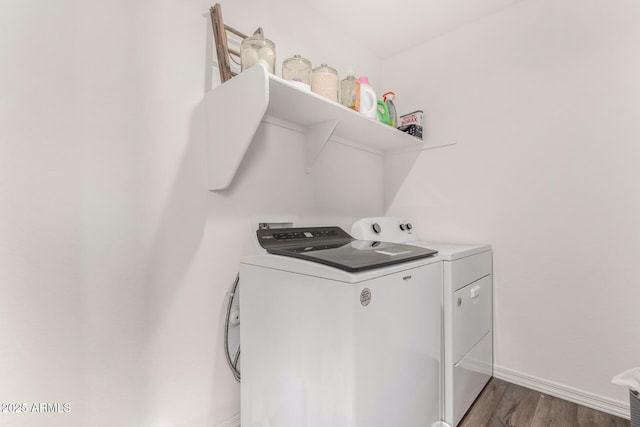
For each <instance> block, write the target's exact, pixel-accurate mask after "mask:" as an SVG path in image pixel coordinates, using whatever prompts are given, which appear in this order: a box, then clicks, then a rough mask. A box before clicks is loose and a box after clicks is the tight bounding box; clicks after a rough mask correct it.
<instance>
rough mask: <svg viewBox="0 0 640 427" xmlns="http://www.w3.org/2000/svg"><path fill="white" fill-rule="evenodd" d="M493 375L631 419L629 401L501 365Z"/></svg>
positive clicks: (495, 367)
mask: <svg viewBox="0 0 640 427" xmlns="http://www.w3.org/2000/svg"><path fill="white" fill-rule="evenodd" d="M493 376H494V377H496V378H498V379H501V380H505V381H508V382H510V383H513V384H517V385H521V386H523V387H527V388H530V389H532V390H536V391H539V392H541V393H545V394H548V395H550V396H555V397H559V398H560V399H564V400H568V401H569V402H573V403H577V404H579V405H582V406H586V407H588V408H593V409H596V410H598V411H602V412H606V413H608V414H612V415H615V416H618V417H621V418H626V419H627V420H628V419H629V402H626V403H625V402H620V401H618V400H613V399H609V398H606V397H602V396H598V395H596V394H592V393H588V392H586V391H583V390H578V389H575V388H572V387H569V386H566V385H562V384H558V383H554V382H552V381H548V380H545V379H542V378H537V377H532V376H530V375H527V374H522V373H520V372H516V371H512V370H511V369H506V368H501V367H499V366H494V368H493Z"/></svg>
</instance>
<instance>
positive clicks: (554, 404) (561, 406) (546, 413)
mask: <svg viewBox="0 0 640 427" xmlns="http://www.w3.org/2000/svg"><path fill="white" fill-rule="evenodd" d="M577 425H578V405H576V404H575V403H573V402H569V401H566V400H562V399H558V398H557V397H553V396H548V395H542V396H541V397H540V399H538V407H537V408H536V412H535V414H534V415H533V422H532V423H531V427H548V426H561V427H567V426H577Z"/></svg>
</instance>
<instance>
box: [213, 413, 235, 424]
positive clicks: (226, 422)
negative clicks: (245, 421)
mask: <svg viewBox="0 0 640 427" xmlns="http://www.w3.org/2000/svg"><path fill="white" fill-rule="evenodd" d="M216 427H240V414H236V415H235V416H233V417H232V418H229V419H228V420H226V421H223V422H222V423H221V424H218V425H217V426H216Z"/></svg>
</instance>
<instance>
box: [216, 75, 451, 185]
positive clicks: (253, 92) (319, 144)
mask: <svg viewBox="0 0 640 427" xmlns="http://www.w3.org/2000/svg"><path fill="white" fill-rule="evenodd" d="M206 104H207V125H208V130H209V137H208V139H209V150H208V158H209V167H208V176H209V189H210V190H222V189H225V188H227V187H228V186H229V185H230V184H231V181H232V180H233V177H234V176H235V174H236V171H237V170H238V167H239V166H240V163H241V161H242V159H243V158H244V155H245V153H246V151H247V149H248V148H249V145H250V144H251V142H252V140H253V137H254V135H255V133H256V131H257V129H258V126H259V125H260V123H261V122H262V121H264V122H267V123H271V124H275V125H278V126H284V127H287V128H289V129H294V130H296V131H299V132H302V133H303V134H304V136H305V143H306V162H305V169H306V171H307V172H310V171H311V168H312V167H313V165H314V163H315V161H316V159H317V158H318V156H319V155H320V153H321V152H322V149H323V148H324V147H325V145H326V143H327V142H328V141H329V140H334V141H338V142H343V143H347V144H349V145H352V146H354V147H357V148H361V149H363V150H367V151H372V152H375V153H379V154H381V155H387V154H390V153H396V152H403V151H414V150H416V151H419V150H423V149H428V148H434V147H436V146H435V145H432V144H425V143H423V141H422V140H420V139H418V138H415V137H413V136H410V135H408V134H406V133H404V132H401V131H399V130H397V129H394V128H392V127H390V126H387V125H385V124H383V123H380V122H378V121H375V120H372V119H369V118H367V117H365V116H363V115H361V114H360V113H358V112H356V111H353V110H350V109H349V108H346V107H344V106H342V105H340V104H337V103H335V102H331V101H329V100H327V99H325V98H323V97H321V96H319V95H317V94H315V93H313V92H310V91H305V90H302V89H300V88H298V87H296V86H294V85H293V84H291V83H289V82H287V81H285V80H283V79H281V78H279V77H277V76H274V75H272V74H270V73H268V72H267V70H266V68H265V67H264V66H262V65H257V66H254V67H251V68H250V69H248V70H247V71H244V72H243V73H241V74H239V75H238V76H236V77H234V78H233V79H231V80H229V81H227V82H225V83H224V84H222V85H220V86H218V87H216V88H215V89H213V90H212V91H210V92H209V93H208V94H207V95H206ZM442 145H451V144H450V143H447V144H442Z"/></svg>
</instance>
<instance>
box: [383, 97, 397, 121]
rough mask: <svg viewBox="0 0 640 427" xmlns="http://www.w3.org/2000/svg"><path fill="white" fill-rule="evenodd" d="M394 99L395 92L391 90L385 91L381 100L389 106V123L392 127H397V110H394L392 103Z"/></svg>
mask: <svg viewBox="0 0 640 427" xmlns="http://www.w3.org/2000/svg"><path fill="white" fill-rule="evenodd" d="M395 99H396V94H395V93H393V92H387V93H385V94H384V95H382V100H383V101H384V103H385V104H387V107H388V108H389V125H390V126H392V127H394V128H396V127H398V112H397V111H396V106H395V105H394V103H393V101H395Z"/></svg>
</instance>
